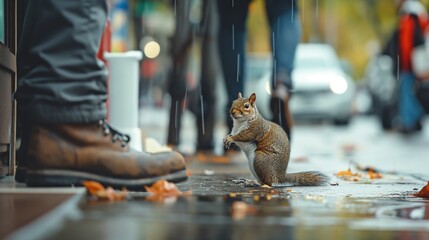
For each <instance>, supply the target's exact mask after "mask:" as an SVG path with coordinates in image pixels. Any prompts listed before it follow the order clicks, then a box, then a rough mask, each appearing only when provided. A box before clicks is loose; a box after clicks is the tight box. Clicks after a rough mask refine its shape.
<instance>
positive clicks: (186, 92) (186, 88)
mask: <svg viewBox="0 0 429 240" xmlns="http://www.w3.org/2000/svg"><path fill="white" fill-rule="evenodd" d="M185 84H186V87H185V99H184V103H185V104H183V112H184V111H185V106H186V103H187V101H186V99H187V97H188V81H186V83H185Z"/></svg>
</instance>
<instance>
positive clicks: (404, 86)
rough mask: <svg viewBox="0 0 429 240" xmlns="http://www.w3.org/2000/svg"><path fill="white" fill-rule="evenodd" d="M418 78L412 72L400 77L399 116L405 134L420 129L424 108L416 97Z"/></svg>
mask: <svg viewBox="0 0 429 240" xmlns="http://www.w3.org/2000/svg"><path fill="white" fill-rule="evenodd" d="M415 81H416V77H415V76H414V75H413V74H412V73H410V72H403V73H401V75H400V86H399V115H400V119H401V124H402V128H403V130H404V132H410V131H414V130H417V129H418V127H417V126H418V124H419V121H420V118H421V117H422V115H423V108H422V106H421V104H420V102H419V101H418V99H417V97H416V95H415Z"/></svg>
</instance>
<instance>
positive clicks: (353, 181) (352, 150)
mask: <svg viewBox="0 0 429 240" xmlns="http://www.w3.org/2000/svg"><path fill="white" fill-rule="evenodd" d="M160 114H163V113H160ZM150 124H151V123H147V122H146V123H145V124H144V127H146V134H147V136H148V137H154V138H156V139H158V140H159V141H161V142H163V137H162V136H161V134H163V132H162V130H160V129H161V128H162V126H158V125H156V124H155V125H150ZM190 126H192V125H185V129H186V128H187V127H189V128H191V127H190ZM425 126H426V128H425V129H424V130H423V132H421V133H419V134H417V135H414V136H406V137H404V136H402V135H400V134H398V133H394V132H388V133H386V132H383V131H381V130H380V128H379V127H378V125H377V122H376V120H375V119H374V118H372V117H367V116H363V117H359V118H356V119H354V120H353V121H352V123H351V124H350V126H347V127H335V126H332V125H329V124H320V123H318V124H303V125H301V124H298V125H297V126H296V128H295V130H294V135H293V145H292V158H291V160H290V163H289V168H288V171H289V172H296V171H307V170H319V171H322V172H323V173H325V174H327V175H329V176H330V177H331V181H330V184H329V185H327V186H319V187H296V186H291V187H284V188H266V187H261V186H253V187H249V186H244V185H243V184H238V183H235V182H234V181H233V180H236V179H238V178H248V179H251V178H252V176H251V174H250V172H249V170H248V166H247V161H246V159H245V157H244V155H240V154H239V155H234V156H233V157H231V158H228V159H225V158H221V157H215V156H211V155H207V154H202V155H197V156H188V157H187V161H188V169H189V172H190V175H191V176H190V177H189V179H188V180H187V181H186V182H183V183H179V184H177V186H178V188H179V189H180V190H181V191H191V192H192V193H191V194H187V195H186V196H179V197H169V198H162V199H155V200H154V199H153V198H151V197H150V196H149V194H148V193H141V192H131V193H130V194H129V196H128V198H127V199H126V201H122V202H92V201H88V200H87V198H86V197H84V196H83V197H82V198H80V199H79V200H78V201H77V203H76V205H75V207H74V208H73V209H74V210H73V214H69V215H67V216H66V217H64V218H63V219H62V222H61V224H57V227H56V228H55V229H51V230H49V231H47V232H46V234H45V235H44V236H43V239H429V199H424V198H419V197H415V196H414V195H413V194H415V193H417V192H418V190H420V189H421V188H422V187H423V186H424V185H425V184H426V183H427V181H428V180H429V174H428V173H427V166H428V157H427V156H429V150H427V149H428V148H427V147H428V146H429V130H428V128H429V122H427V121H426V122H425ZM157 127H159V128H157ZM192 131H194V130H189V131H188V135H186V134H185V136H183V139H184V142H185V143H188V145H186V144H184V145H182V146H180V148H179V149H185V150H189V149H192V145H193V144H192V141H194V140H193V136H192V135H193V132H192ZM223 132H224V129H219V131H217V134H218V135H217V138H221V137H222V134H223ZM189 143H191V144H189ZM218 147H221V145H218ZM349 168H350V170H351V171H352V172H353V173H358V174H360V175H359V176H358V177H355V178H353V177H351V178H340V177H338V176H337V175H336V174H337V173H338V172H340V171H343V170H347V169H349ZM368 168H371V169H374V170H375V171H378V172H380V173H381V178H376V179H371V178H370V175H369V174H368V172H367V171H366V170H367V169H368Z"/></svg>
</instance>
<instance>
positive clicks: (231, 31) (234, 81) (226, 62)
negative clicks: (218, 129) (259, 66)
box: [217, 0, 301, 139]
mask: <svg viewBox="0 0 429 240" xmlns="http://www.w3.org/2000/svg"><path fill="white" fill-rule="evenodd" d="M217 2H218V8H219V12H220V13H221V14H222V17H220V25H219V36H218V43H219V51H220V59H221V63H222V69H223V76H224V80H225V85H226V88H227V94H228V105H227V112H229V108H230V106H231V103H232V101H233V100H234V99H235V98H236V96H237V93H238V92H243V88H244V80H245V69H246V44H245V43H246V20H247V15H248V10H249V4H250V3H251V0H235V1H234V0H232V1H225V0H218V1H217ZM265 8H266V13H267V17H268V23H269V26H270V29H271V31H270V35H269V36H267V37H270V38H271V41H270V42H271V49H272V62H273V67H272V77H271V86H272V91H271V92H272V96H271V100H270V108H271V111H272V114H273V119H272V121H273V122H275V123H277V124H279V125H280V126H281V127H282V128H283V129H284V131H285V132H286V133H287V135H288V137H289V139H290V137H291V133H290V130H291V127H292V117H291V115H290V111H289V107H288V102H289V99H290V97H291V90H292V89H293V86H292V80H291V73H292V70H293V62H294V58H295V52H296V48H297V46H298V43H299V42H300V38H301V27H300V21H299V13H298V6H297V1H296V0H288V1H279V0H265ZM227 125H228V128H229V132H230V131H231V129H232V120H231V118H230V117H229V116H227Z"/></svg>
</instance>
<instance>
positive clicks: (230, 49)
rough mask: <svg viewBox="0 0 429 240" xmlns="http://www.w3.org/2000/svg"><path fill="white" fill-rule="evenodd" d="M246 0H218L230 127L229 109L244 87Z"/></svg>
mask: <svg viewBox="0 0 429 240" xmlns="http://www.w3.org/2000/svg"><path fill="white" fill-rule="evenodd" d="M249 2H250V1H248V0H242V1H233V3H234V6H232V2H231V1H224V0H218V9H219V13H221V14H222V15H221V16H220V17H219V20H220V21H219V24H220V25H219V36H218V43H219V53H220V61H221V65H222V71H223V76H224V80H225V85H226V90H227V95H228V102H227V107H226V113H227V114H226V115H227V116H226V117H227V125H228V128H229V131H231V129H232V120H231V118H230V116H229V110H230V107H231V104H232V101H234V100H235V99H236V98H237V94H238V92H243V89H244V79H245V78H244V69H245V66H246V65H245V59H246V58H245V43H246V19H247V13H248V6H249Z"/></svg>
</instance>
